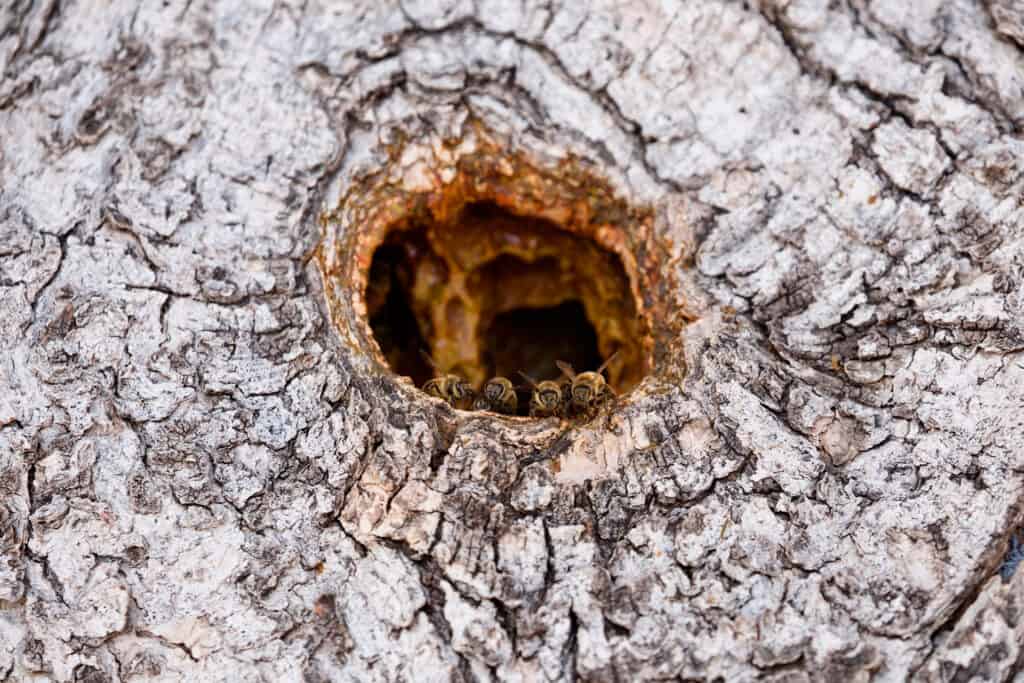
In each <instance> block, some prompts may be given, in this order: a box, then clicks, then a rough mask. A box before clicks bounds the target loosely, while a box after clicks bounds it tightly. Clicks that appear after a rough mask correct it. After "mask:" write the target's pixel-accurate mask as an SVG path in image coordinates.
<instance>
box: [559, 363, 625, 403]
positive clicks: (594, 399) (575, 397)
mask: <svg viewBox="0 0 1024 683" xmlns="http://www.w3.org/2000/svg"><path fill="white" fill-rule="evenodd" d="M617 355H618V351H616V352H615V353H613V354H612V355H610V356H608V359H607V360H605V362H604V363H601V367H599V368H598V369H597V370H593V371H588V372H580V373H577V372H576V371H575V370H573V367H572V366H571V365H569V364H568V363H564V362H562V361H560V360H559V361H555V365H557V366H558V369H559V370H561V371H562V374H564V375H565V376H566V378H567V379H568V380H569V396H568V400H567V404H568V405H567V406H566V408H567V412H568V413H570V414H571V415H570V416H571V417H577V416H585V417H590V416H593V414H594V413H595V412H596V411H597V410H598V409H599V408H601V406H603V405H605V404H606V403H608V402H609V401H611V400H612V399H613V398H615V390H614V389H612V388H611V386H610V385H609V384H608V382H607V380H605V378H604V374H603V373H604V371H605V370H606V369H607V368H608V364H609V363H611V362H612V360H613V359H614V358H615V357H616V356H617Z"/></svg>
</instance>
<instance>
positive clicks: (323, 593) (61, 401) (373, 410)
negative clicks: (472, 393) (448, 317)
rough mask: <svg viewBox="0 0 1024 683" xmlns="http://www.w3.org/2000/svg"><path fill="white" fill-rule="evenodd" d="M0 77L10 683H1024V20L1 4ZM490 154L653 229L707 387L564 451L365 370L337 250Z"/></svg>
mask: <svg viewBox="0 0 1024 683" xmlns="http://www.w3.org/2000/svg"><path fill="white" fill-rule="evenodd" d="M0 69H2V71H0V73H2V80H0V135H2V142H0V331H2V335H0V350H2V355H0V552H2V556H0V680H12V681H15V680H17V681H21V680H59V681H64V680H76V679H81V680H90V681H99V680H111V681H128V680H167V681H171V680H208V681H217V680H224V681H229V680H231V681H234V680H303V679H307V680H359V681H367V680H382V681H383V680H474V679H476V680H513V681H514V680H521V681H534V680H569V679H573V678H580V679H587V680H623V681H640V680H658V679H701V680H703V679H712V678H719V679H725V680H749V679H755V678H764V679H767V680H793V681H796V680H828V681H836V680H868V679H873V680H885V681H899V680H904V679H906V678H908V677H914V678H918V679H922V680H979V681H980V680H1007V679H1011V678H1013V677H1015V676H1017V677H1018V678H1019V677H1020V675H1019V674H1018V672H1019V670H1020V668H1021V662H1022V656H1024V655H1022V650H1021V648H1022V644H1024V623H1022V621H1021V619H1020V614H1021V609H1022V605H1021V600H1022V596H1024V590H1022V589H1024V572H1017V573H1016V574H1014V575H1013V576H1012V578H1010V579H1009V580H1008V581H1004V580H1003V579H1002V578H1001V577H1000V576H999V574H998V571H997V570H998V568H999V566H1000V563H1001V562H1002V559H1003V556H1004V554H1005V552H1006V548H1007V542H1008V539H1009V537H1010V534H1011V532H1012V531H1013V530H1014V529H1015V528H1016V527H1017V526H1018V525H1019V524H1020V522H1021V516H1022V513H1024V508H1022V505H1021V503H1022V483H1024V481H1022V472H1024V357H1022V354H1021V352H1022V350H1024V295H1022V289H1021V285H1022V279H1024V207H1022V203H1021V197H1022V196H1024V138H1022V126H1024V11H1022V9H1021V6H1020V4H1019V3H1018V2H1015V1H1014V0H985V1H980V0H976V1H970V0H933V1H929V2H908V1H907V0H840V1H839V2H827V1H826V0H762V1H760V2H750V3H743V4H741V3H733V2H712V1H710V0H708V1H704V2H686V3H672V2H667V3H661V4H658V3H654V2H637V3H614V2H611V1H609V2H592V3H578V2H567V3H548V2H542V1H538V2H534V1H533V0H520V1H518V2H516V1H506V0H500V1H499V0H476V1H475V2H470V1H469V0H466V1H464V2H458V1H446V0H437V1H432V0H425V1H422V2H415V1H409V2H405V3H403V4H396V3H392V2H383V1H380V0H369V1H366V2H349V3H344V4H332V3H325V4H323V5H321V4H320V3H316V2H303V3H290V2H287V1H278V2H274V3H242V2H225V3H220V4H213V3H209V4H208V3H191V2H188V3H182V2H167V3H149V2H147V3H129V2H96V1H93V0H81V1H80V2H77V3H62V4H59V5H58V4H57V3H55V2H52V1H47V2H36V3H31V2H28V3H26V2H15V3H14V4H13V5H10V6H6V7H5V8H3V9H0ZM470 119H472V120H476V121H481V122H483V123H485V124H486V125H487V126H488V127H489V128H490V129H492V130H495V131H497V132H498V133H500V135H501V137H502V139H503V140H504V143H503V144H507V145H508V146H509V148H510V149H516V150H523V151H526V152H528V153H530V154H532V155H535V156H536V157H537V158H541V159H547V160H549V161H550V162H551V163H556V162H557V161H558V160H559V159H561V158H564V157H565V156H566V155H570V154H571V155H574V156H575V157H576V158H578V159H582V160H586V161H588V162H591V165H592V166H593V167H594V168H595V169H598V170H599V171H600V173H601V174H603V175H605V176H607V177H608V178H609V180H610V182H611V183H612V184H613V185H614V187H615V188H616V189H617V191H618V192H619V193H621V195H622V196H623V197H626V198H628V199H629V200H630V201H633V202H635V203H637V204H641V205H650V206H652V207H654V210H655V213H656V215H657V216H658V217H659V218H658V221H659V222H658V225H659V230H661V231H662V234H663V236H664V237H665V239H666V240H668V242H670V243H672V244H674V245H676V249H677V254H676V256H678V258H677V259H676V260H675V261H673V264H674V265H673V266H672V267H673V268H674V269H675V275H677V279H678V287H679V288H680V294H681V295H685V298H686V300H687V301H688V302H689V305H690V306H692V308H693V311H692V313H693V314H694V315H695V316H696V321H695V322H694V323H693V324H691V325H689V326H688V327H687V328H686V329H685V331H684V333H683V339H682V343H683V344H684V353H685V356H686V359H687V367H688V374H687V377H686V379H685V381H683V382H681V383H674V384H670V385H669V386H668V387H667V388H666V387H659V390H658V391H654V388H655V387H654V385H653V384H650V383H649V384H644V385H641V387H640V388H638V389H637V391H636V392H634V394H633V395H631V397H630V398H629V399H628V400H626V401H624V402H623V404H622V405H621V406H620V407H619V408H617V409H616V411H615V412H614V414H613V416H612V418H611V419H609V420H606V421H596V422H594V423H588V424H583V425H579V426H577V427H574V428H573V429H572V430H570V432H568V433H567V436H566V435H558V434H555V433H554V432H553V430H552V428H549V427H545V426H539V425H540V423H515V424H512V423H509V422H504V421H501V420H497V419H490V418H486V417H479V416H467V415H455V414H453V413H452V412H451V411H446V410H443V409H440V408H439V407H438V406H437V403H436V402H435V401H431V400H428V399H427V398H425V397H424V396H422V395H421V394H418V393H416V392H414V391H412V390H411V389H409V388H408V387H407V386H405V385H403V384H402V383H401V382H397V381H396V380H395V379H394V378H391V377H388V376H387V375H386V374H382V373H381V372H379V370H377V369H376V365H375V364H374V361H373V360H372V359H370V358H368V357H367V356H366V354H365V353H363V352H362V351H360V349H359V347H358V346H357V345H353V344H352V343H349V340H347V339H345V338H344V336H343V335H340V334H339V332H338V330H337V328H336V327H335V326H334V325H333V324H332V319H331V316H330V314H329V312H328V308H327V306H326V304H325V296H324V295H325V292H324V286H323V285H322V284H321V279H320V274H319V272H318V270H317V268H316V264H315V262H313V261H311V260H310V259H309V255H310V253H311V252H312V250H313V248H314V246H315V245H316V244H317V242H318V240H319V239H320V236H321V235H320V228H319V224H318V220H317V218H318V216H319V215H320V214H321V212H322V211H324V210H325V209H330V208H333V207H334V206H335V205H336V204H337V202H338V200H339V197H340V196H341V195H342V193H343V192H344V191H345V188H346V187H347V186H348V184H349V183H350V182H352V181H353V180H354V179H356V178H358V177H360V176H361V175H363V174H366V173H368V172H372V171H374V170H379V169H380V168H381V167H382V166H386V165H387V164H388V156H387V149H388V145H389V144H391V143H392V142H393V140H394V136H395V135H396V131H402V132H403V134H404V135H405V136H407V138H408V139H409V140H411V141H412V142H410V143H409V147H408V149H407V151H409V152H410V153H409V154H407V155H405V156H403V160H404V161H402V163H401V164H400V165H399V166H398V167H397V168H393V169H392V172H393V173H394V174H395V181H394V182H395V183H396V184H398V185H406V186H413V185H415V183H416V182H417V179H418V178H420V177H421V176H422V173H423V169H424V168H436V167H439V166H443V165H444V164H446V163H450V160H446V159H443V158H440V157H439V155H441V152H440V151H439V150H440V149H442V148H441V146H440V145H439V144H437V143H439V141H441V140H450V139H459V138H463V137H466V136H469V124H468V123H467V122H468V121H469V120H470ZM413 152H415V154H413ZM335 229H336V230H341V231H342V232H344V230H346V229H351V226H349V227H348V228H346V227H345V226H344V225H342V226H340V227H338V226H336V227H335ZM343 236H344V235H341V237H343ZM334 237H335V238H339V235H338V234H337V233H334ZM332 286H335V285H332V284H331V283H328V288H330V287H332ZM524 425H526V426H524Z"/></svg>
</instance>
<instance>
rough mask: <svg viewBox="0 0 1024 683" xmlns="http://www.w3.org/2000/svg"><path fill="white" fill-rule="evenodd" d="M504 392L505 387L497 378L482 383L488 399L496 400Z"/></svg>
mask: <svg viewBox="0 0 1024 683" xmlns="http://www.w3.org/2000/svg"><path fill="white" fill-rule="evenodd" d="M504 393H505V387H503V386H502V384H501V382H500V381H499V380H498V379H496V378H495V379H491V380H488V381H487V384H485V385H484V396H486V397H487V400H488V401H497V400H498V399H499V398H501V396H502V394H504Z"/></svg>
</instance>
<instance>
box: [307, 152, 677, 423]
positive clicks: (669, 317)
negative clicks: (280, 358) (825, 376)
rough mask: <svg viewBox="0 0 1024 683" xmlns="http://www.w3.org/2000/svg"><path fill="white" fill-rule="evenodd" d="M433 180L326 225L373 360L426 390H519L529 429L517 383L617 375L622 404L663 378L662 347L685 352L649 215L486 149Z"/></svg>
mask: <svg viewBox="0 0 1024 683" xmlns="http://www.w3.org/2000/svg"><path fill="white" fill-rule="evenodd" d="M395 158H396V159H399V158H401V156H400V151H396V152H395ZM429 177H431V178H433V179H434V181H433V183H432V186H431V187H429V188H426V187H424V186H423V184H422V183H420V184H418V185H417V186H416V188H415V189H414V190H409V189H406V188H405V187H403V186H402V185H401V184H400V183H395V182H394V176H390V175H386V174H379V175H375V176H371V177H368V178H366V179H365V181H364V183H363V184H360V183H354V184H353V186H352V187H351V188H350V190H349V192H348V193H346V194H345V195H344V196H343V197H342V201H341V203H340V205H339V207H338V208H337V209H336V210H335V211H334V212H332V213H330V214H327V215H325V224H326V227H327V229H328V231H329V233H328V234H330V231H331V230H332V229H333V230H334V236H335V237H337V238H340V239H335V240H333V241H332V240H330V239H328V240H326V241H325V244H327V245H328V246H327V247H326V248H325V250H324V251H322V252H321V267H322V269H323V271H324V275H325V282H326V283H327V292H328V298H329V302H330V305H331V308H332V311H333V313H334V318H335V320H336V321H337V322H338V323H339V324H340V326H341V327H342V328H343V332H347V333H348V334H346V337H347V338H349V339H351V340H352V341H354V342H355V343H356V344H357V345H359V346H360V347H362V348H363V350H364V351H366V352H367V355H369V356H371V357H372V358H375V359H376V360H377V361H379V362H381V364H382V365H383V366H384V367H385V368H386V369H387V370H389V371H390V373H394V374H395V375H398V376H405V377H409V378H410V379H411V380H412V381H413V382H414V383H415V384H416V385H422V383H423V382H424V381H426V380H427V379H429V378H430V377H431V376H434V375H435V374H438V373H440V372H443V373H454V374H458V375H460V376H462V377H464V378H465V379H467V380H468V381H469V382H470V383H471V384H472V385H473V386H474V387H475V388H477V389H479V388H480V387H481V386H482V385H483V383H484V382H486V380H487V379H488V378H489V377H492V376H505V377H508V378H510V379H512V380H513V381H514V382H516V383H520V384H521V385H522V390H521V392H522V393H521V394H520V408H521V410H520V413H521V414H525V412H526V407H527V405H528V396H529V392H530V388H529V385H528V383H527V382H526V380H524V379H523V376H522V375H521V374H520V373H525V374H526V375H528V376H530V377H531V378H532V379H534V380H537V381H540V380H544V379H554V378H557V377H559V374H560V373H559V370H558V366H557V365H556V362H555V361H558V360H562V361H566V362H568V363H569V364H571V365H572V366H574V367H575V369H576V370H577V371H579V372H582V371H586V370H595V369H597V368H598V367H599V366H600V365H601V364H602V363H603V362H604V361H606V360H608V361H609V363H608V366H607V371H606V374H607V379H608V381H609V384H610V385H611V386H612V388H613V389H614V390H615V391H616V392H617V393H619V394H624V393H626V392H629V391H630V390H631V389H632V388H633V387H635V386H637V385H638V384H639V383H640V382H641V381H642V380H643V379H644V378H645V377H646V376H647V375H648V374H650V373H652V371H656V370H657V369H658V368H657V367H656V365H657V364H658V361H659V359H661V358H664V357H665V356H666V353H667V352H666V350H665V348H664V347H663V346H662V345H659V344H658V343H657V340H658V339H678V337H679V335H678V328H679V324H680V323H681V322H682V321H683V316H682V315H680V313H679V311H680V307H679V306H678V305H676V304H674V302H673V303H670V302H669V300H668V297H666V296H665V292H668V291H672V287H671V286H670V285H669V284H668V283H667V282H666V277H665V270H666V262H665V260H664V253H665V249H664V245H661V244H659V243H658V242H657V241H655V240H654V239H653V237H652V224H653V215H652V212H651V211H650V210H649V209H645V208H643V207H634V206H631V205H629V204H627V203H626V202H624V201H623V200H621V199H620V198H618V197H617V196H616V195H615V193H614V192H612V190H611V189H610V187H609V186H608V184H607V183H606V182H605V181H603V180H602V179H600V178H599V177H598V176H597V175H596V174H593V173H592V172H591V171H590V170H589V169H584V168H581V167H579V166H577V165H575V164H574V162H572V161H563V162H562V163H561V164H560V165H559V166H558V167H556V168H554V169H551V168H548V169H542V168H540V167H538V165H536V164H533V163H531V162H530V161H529V160H527V159H525V158H524V157H523V156H522V155H516V154H509V153H508V152H507V150H504V149H502V148H500V147H499V146H491V145H489V144H488V143H487V142H478V144H477V146H476V148H475V149H474V150H473V152H471V153H467V154H464V155H463V156H461V157H460V158H458V160H457V161H455V162H454V163H453V165H452V167H448V168H444V169H437V170H436V175H434V174H431V175H430V176H429ZM442 178H444V179H445V180H442ZM339 228H340V229H339ZM670 328H671V329H670ZM668 353H670V352H668ZM431 359H432V360H431ZM677 361H678V359H674V361H673V362H672V363H667V364H665V365H666V366H671V367H674V368H679V367H680V365H681V364H680V363H679V362H677ZM431 363H433V365H434V366H435V367H431Z"/></svg>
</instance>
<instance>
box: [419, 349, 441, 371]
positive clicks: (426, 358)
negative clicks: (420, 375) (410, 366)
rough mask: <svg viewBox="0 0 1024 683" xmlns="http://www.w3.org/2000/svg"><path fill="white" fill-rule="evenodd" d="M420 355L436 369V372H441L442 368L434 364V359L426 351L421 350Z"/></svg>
mask: <svg viewBox="0 0 1024 683" xmlns="http://www.w3.org/2000/svg"><path fill="white" fill-rule="evenodd" d="M420 355H421V356H423V360H425V361H427V363H429V364H430V367H431V368H433V369H434V372H440V371H441V368H439V367H437V363H435V362H434V357H433V356H431V355H430V353H428V352H427V350H426V349H423V348H421V349H420Z"/></svg>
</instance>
